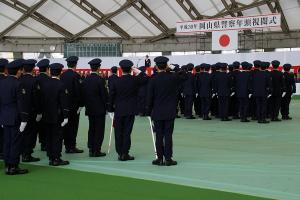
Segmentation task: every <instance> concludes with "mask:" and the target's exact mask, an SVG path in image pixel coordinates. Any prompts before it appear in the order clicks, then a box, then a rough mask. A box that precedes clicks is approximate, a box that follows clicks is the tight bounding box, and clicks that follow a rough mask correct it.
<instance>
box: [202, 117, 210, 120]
mask: <svg viewBox="0 0 300 200" xmlns="http://www.w3.org/2000/svg"><path fill="white" fill-rule="evenodd" d="M203 120H211V118H210V117H203Z"/></svg>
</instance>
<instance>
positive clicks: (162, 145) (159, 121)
mask: <svg viewBox="0 0 300 200" xmlns="http://www.w3.org/2000/svg"><path fill="white" fill-rule="evenodd" d="M154 61H155V63H156V66H157V69H158V74H157V75H156V76H155V77H154V78H152V79H151V80H150V81H149V85H148V91H147V114H148V115H151V118H152V119H153V121H154V127H155V131H156V152H157V157H158V158H157V159H156V160H154V161H152V164H153V165H163V164H165V165H167V166H171V165H177V162H176V161H174V160H173V159H172V156H173V142H172V134H173V130H174V120H175V117H176V106H177V101H176V97H177V94H178V87H179V86H180V83H181V82H182V81H184V80H185V79H186V78H187V76H186V75H185V76H182V75H180V74H178V73H168V72H166V70H167V62H168V61H169V59H168V58H166V57H163V56H159V57H156V58H155V59H154ZM163 158H165V162H164V160H163Z"/></svg>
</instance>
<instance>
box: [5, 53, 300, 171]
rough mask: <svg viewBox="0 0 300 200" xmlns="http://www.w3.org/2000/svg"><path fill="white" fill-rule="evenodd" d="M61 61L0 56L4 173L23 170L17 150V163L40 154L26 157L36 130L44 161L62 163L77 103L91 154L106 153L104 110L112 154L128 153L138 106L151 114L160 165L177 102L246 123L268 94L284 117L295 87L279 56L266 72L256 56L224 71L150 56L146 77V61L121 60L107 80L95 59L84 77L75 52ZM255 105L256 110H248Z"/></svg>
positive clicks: (125, 156)
mask: <svg viewBox="0 0 300 200" xmlns="http://www.w3.org/2000/svg"><path fill="white" fill-rule="evenodd" d="M66 61H67V66H68V70H66V71H65V72H63V73H62V70H63V67H64V66H63V65H62V64H60V63H52V64H50V62H49V60H47V59H43V60H41V61H39V62H38V63H37V61H36V60H32V59H29V60H23V59H18V60H15V61H12V62H10V63H8V61H7V60H5V59H0V73H1V75H0V78H1V81H0V91H1V92H0V124H1V128H0V150H2V149H3V152H1V151H0V154H1V157H3V159H4V162H5V173H6V174H8V175H16V174H25V173H28V170H26V169H20V168H19V162H20V155H21V157H22V161H23V162H36V161H39V160H40V159H39V158H35V157H33V156H32V153H33V149H34V148H35V145H36V142H37V137H39V142H40V143H41V149H42V150H44V151H47V156H48V157H49V165H51V166H59V165H67V164H69V162H68V161H65V160H62V159H61V156H62V155H61V152H62V146H63V144H64V146H65V149H66V153H83V150H80V149H78V148H77V146H76V137H77V132H78V126H79V117H80V112H81V110H82V108H83V107H85V114H86V116H87V117H88V119H89V130H88V148H89V156H90V157H102V156H105V155H106V154H105V153H103V152H102V151H101V146H102V142H103V138H104V131H105V120H106V114H107V112H108V113H109V116H111V117H112V119H113V122H114V123H113V125H114V131H115V148H116V151H117V153H118V160H120V161H128V160H134V157H133V156H131V155H130V154H129V151H130V146H131V132H132V128H133V125H134V121H135V116H136V115H137V114H138V113H139V114H141V115H145V116H151V119H152V120H153V124H154V130H155V133H156V141H155V145H156V149H155V151H156V153H157V159H155V160H154V161H153V162H152V164H154V165H166V166H170V165H176V164H177V162H176V161H174V160H173V159H172V157H173V151H172V149H173V147H172V146H173V142H172V134H173V129H174V121H175V118H176V117H178V112H179V110H180V109H181V112H183V113H184V115H185V117H186V118H188V119H193V118H194V117H193V115H192V113H193V111H192V110H193V104H194V109H195V112H196V114H197V115H199V116H201V117H203V119H204V120H209V119H210V117H209V112H211V115H214V116H216V117H219V118H221V120H223V121H228V120H229V118H228V116H229V115H232V116H233V117H236V118H238V117H240V118H241V121H243V122H246V121H248V119H247V117H248V116H251V114H252V117H253V118H256V119H257V120H258V122H259V123H267V121H266V117H267V115H268V111H267V110H268V109H267V107H268V105H269V103H268V101H270V102H271V103H270V104H271V105H272V107H271V108H272V109H270V111H271V112H270V114H271V117H272V120H273V121H279V119H278V113H279V110H280V108H281V113H282V116H283V119H291V118H290V117H289V115H288V114H289V103H290V100H291V96H292V94H293V93H295V81H294V77H293V75H292V74H290V73H289V71H290V69H291V65H289V64H285V65H284V71H285V72H284V73H282V72H280V71H278V70H276V69H277V68H278V66H279V62H278V61H274V62H272V65H273V71H272V72H269V71H267V68H268V67H269V66H270V63H267V62H261V61H255V62H254V70H252V64H250V63H247V62H244V63H241V64H240V63H238V62H235V63H233V65H232V66H231V65H230V66H229V71H230V72H229V73H228V72H227V70H228V65H227V64H226V63H217V64H215V65H209V64H201V65H200V66H196V67H194V65H193V64H188V65H186V66H182V67H181V68H180V67H179V66H178V65H168V61H169V59H168V58H166V57H163V56H160V57H157V58H155V59H154V61H155V63H156V68H155V73H153V75H152V76H151V77H150V76H147V75H146V73H145V72H144V71H145V68H143V67H142V68H140V69H137V68H135V67H133V62H132V61H130V60H122V61H121V62H120V63H119V66H120V68H121V70H122V76H120V77H119V76H117V70H118V68H117V67H113V68H112V69H111V71H112V75H111V76H109V77H108V87H107V84H106V80H105V78H103V77H102V76H100V73H99V71H100V67H101V62H102V61H101V59H93V60H91V61H90V62H89V65H90V67H91V74H90V75H88V76H87V77H85V78H82V77H81V76H80V75H79V74H78V73H77V72H76V67H77V62H78V57H76V56H72V57H69V58H67V59H66ZM240 65H242V70H240V69H239V68H240ZM35 66H37V67H38V68H39V75H38V76H34V75H33V73H34V68H35ZM231 69H233V70H231ZM193 70H195V71H196V74H195V75H194V74H193V73H192V72H193ZM132 73H133V74H134V75H132ZM137 105H139V106H138V109H137ZM231 106H232V107H231ZM249 106H250V107H251V106H253V107H252V109H249ZM254 108H256V112H253V113H251V112H250V111H251V110H255V109H254Z"/></svg>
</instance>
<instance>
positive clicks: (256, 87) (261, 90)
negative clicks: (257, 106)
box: [252, 71, 272, 97]
mask: <svg viewBox="0 0 300 200" xmlns="http://www.w3.org/2000/svg"><path fill="white" fill-rule="evenodd" d="M252 90H253V96H254V97H267V96H268V95H269V94H271V93H272V79H271V76H270V73H269V72H268V71H257V72H255V73H254V74H253V78H252Z"/></svg>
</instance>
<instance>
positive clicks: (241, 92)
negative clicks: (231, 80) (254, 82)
mask: <svg viewBox="0 0 300 200" xmlns="http://www.w3.org/2000/svg"><path fill="white" fill-rule="evenodd" d="M250 66H251V67H252V65H251V64H250V63H247V62H243V63H242V67H243V70H245V71H241V72H239V73H238V74H237V75H236V77H235V88H236V94H237V97H240V98H246V97H248V95H249V92H250V89H251V86H250V84H251V72H250V71H247V70H248V69H249V68H250Z"/></svg>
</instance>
